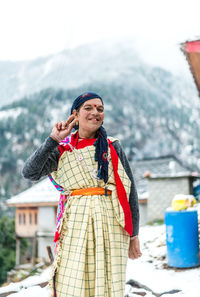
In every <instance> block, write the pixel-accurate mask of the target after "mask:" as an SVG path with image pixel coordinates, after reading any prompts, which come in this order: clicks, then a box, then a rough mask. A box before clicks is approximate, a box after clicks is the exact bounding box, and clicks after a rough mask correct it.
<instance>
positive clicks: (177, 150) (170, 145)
mask: <svg viewBox="0 0 200 297" xmlns="http://www.w3.org/2000/svg"><path fill="white" fill-rule="evenodd" d="M2 65H3V64H1V63H0V67H3V66H2ZM6 65H7V64H6V62H5V64H4V70H5V71H4V73H5V76H4V78H2V79H0V83H2V84H4V85H5V86H6V87H5V88H4V87H3V85H2V87H1V88H0V92H2V94H1V96H2V97H1V98H4V99H5V100H6V101H8V98H9V100H10V101H13V100H14V99H15V98H17V96H21V95H22V94H26V95H24V96H23V97H22V98H21V99H19V100H17V101H16V100H15V101H14V102H13V103H11V104H8V105H4V106H3V107H1V109H0V134H1V138H0V146H1V154H0V179H1V189H0V193H1V197H5V198H8V197H9V196H11V195H13V194H17V193H19V192H20V191H21V190H23V189H25V188H26V187H27V186H28V185H30V183H29V182H27V181H24V180H23V179H22V177H21V168H22V166H23V163H24V161H25V159H26V158H27V157H28V156H29V155H30V154H31V153H32V152H33V151H34V150H35V149H36V148H37V147H38V145H39V144H40V143H41V142H42V141H43V140H44V139H45V137H47V136H48V135H49V133H50V131H51V128H52V126H53V124H54V123H55V122H56V121H58V120H65V119H66V118H67V117H68V115H69V110H70V107H71V104H72V102H73V100H74V99H75V98H76V97H77V96H78V95H79V94H80V93H82V92H85V91H95V92H97V93H99V94H100V95H101V96H102V98H103V99H104V102H105V121H104V126H105V128H106V129H107V131H108V134H109V135H112V136H114V137H117V138H119V139H120V140H121V142H122V145H123V146H124V148H125V151H126V153H127V155H128V158H129V159H130V160H132V161H136V160H137V159H141V158H143V157H154V156H156V157H158V156H161V155H167V154H174V155H175V156H176V157H178V158H180V159H181V160H182V162H183V163H185V164H186V165H190V166H191V167H193V168H194V170H197V169H199V168H200V161H199V160H200V158H199V157H200V153H199V147H200V129H199V118H200V109H199V99H198V98H197V92H196V89H195V86H194V84H193V82H192V78H191V81H185V80H184V79H183V78H180V77H179V78H178V77H175V76H174V75H172V74H171V73H170V72H168V71H165V70H164V69H161V68H158V67H151V66H149V65H147V64H145V63H144V62H142V61H141V60H140V59H139V58H138V56H137V54H136V53H135V51H134V49H133V47H132V45H131V44H129V43H123V44H112V45H110V44H94V45H93V46H90V47H89V46H81V47H79V48H77V49H75V50H73V51H72V50H71V51H65V52H62V53H60V54H58V55H54V56H49V57H47V58H41V59H38V60H35V61H29V62H21V63H20V62H18V63H14V64H12V63H10V64H8V65H9V67H7V66H6ZM22 66H23V67H22ZM1 69H2V68H1ZM13 69H14V70H13ZM0 73H1V75H2V77H3V72H2V71H1V72H0ZM14 76H15V79H14ZM5 77H7V78H5ZM11 78H13V80H12V79H11ZM9 83H10V84H9ZM9 86H10V87H9ZM48 86H51V87H54V88H46V87H48ZM61 87H62V88H61ZM44 88H46V89H44ZM2 90H4V94H3V91H2ZM37 90H38V92H35V91H37ZM28 94H29V95H28ZM1 102H2V101H1Z"/></svg>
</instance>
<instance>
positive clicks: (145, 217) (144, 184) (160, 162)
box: [133, 155, 199, 225]
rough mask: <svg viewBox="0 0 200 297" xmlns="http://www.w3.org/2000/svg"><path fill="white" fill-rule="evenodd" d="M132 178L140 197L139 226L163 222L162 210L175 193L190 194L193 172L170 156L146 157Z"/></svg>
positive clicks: (138, 163) (193, 178)
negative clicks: (158, 221)
mask: <svg viewBox="0 0 200 297" xmlns="http://www.w3.org/2000/svg"><path fill="white" fill-rule="evenodd" d="M133 173H134V177H135V182H136V187H137V191H138V196H139V207H140V224H141V225H145V224H146V223H148V222H151V221H154V220H157V219H159V220H162V219H164V211H165V209H166V208H167V207H169V206H170V205H171V201H172V199H173V197H174V196H175V195H176V194H185V195H187V194H190V195H191V194H193V192H194V182H195V181H197V180H199V175H198V174H197V173H193V172H192V171H191V169H190V168H187V167H186V166H185V165H183V164H182V162H181V161H180V160H178V159H177V158H176V157H175V156H173V155H168V156H163V157H158V158H149V159H144V160H140V161H137V162H136V163H135V164H134V170H133Z"/></svg>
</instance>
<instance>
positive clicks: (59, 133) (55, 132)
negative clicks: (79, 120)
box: [50, 114, 76, 143]
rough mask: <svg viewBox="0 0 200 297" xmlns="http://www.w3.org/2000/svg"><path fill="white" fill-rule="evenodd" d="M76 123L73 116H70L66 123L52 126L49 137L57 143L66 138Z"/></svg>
mask: <svg viewBox="0 0 200 297" xmlns="http://www.w3.org/2000/svg"><path fill="white" fill-rule="evenodd" d="M75 123H76V119H75V116H74V115H73V114H72V115H71V116H70V117H69V118H68V119H67V121H66V122H58V123H56V124H55V125H54V127H53V129H52V131H51V134H50V137H51V138H53V139H54V140H55V141H57V142H58V143H59V142H61V141H62V140H63V139H65V137H67V136H68V135H69V134H70V133H71V130H72V128H73V126H74V125H75Z"/></svg>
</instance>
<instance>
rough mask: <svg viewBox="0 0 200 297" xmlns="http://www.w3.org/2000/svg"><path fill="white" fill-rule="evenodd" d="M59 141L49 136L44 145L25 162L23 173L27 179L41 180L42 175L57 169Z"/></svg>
mask: <svg viewBox="0 0 200 297" xmlns="http://www.w3.org/2000/svg"><path fill="white" fill-rule="evenodd" d="M58 145H59V144H58V143H57V142H56V141H55V140H53V139H52V138H51V137H48V138H47V139H46V140H45V141H44V142H43V143H42V145H41V146H40V147H39V148H38V149H37V150H36V151H35V152H34V153H33V154H32V155H31V156H30V158H29V159H28V160H27V161H26V162H25V165H24V167H23V169H22V175H23V177H24V178H26V179H30V180H33V181H36V180H39V179H40V178H41V177H42V176H45V175H48V174H50V173H51V172H53V171H55V170H56V169H57V166H58V158H59V155H60V152H59V149H58Z"/></svg>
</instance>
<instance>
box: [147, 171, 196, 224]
mask: <svg viewBox="0 0 200 297" xmlns="http://www.w3.org/2000/svg"><path fill="white" fill-rule="evenodd" d="M148 193H149V199H148V204H147V221H148V222H151V221H153V220H155V219H164V212H165V209H166V208H167V207H169V206H171V202H172V199H173V197H174V195H176V194H185V195H188V194H191V185H190V179H189V178H188V177H170V178H169V177H168V178H149V179H148Z"/></svg>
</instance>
